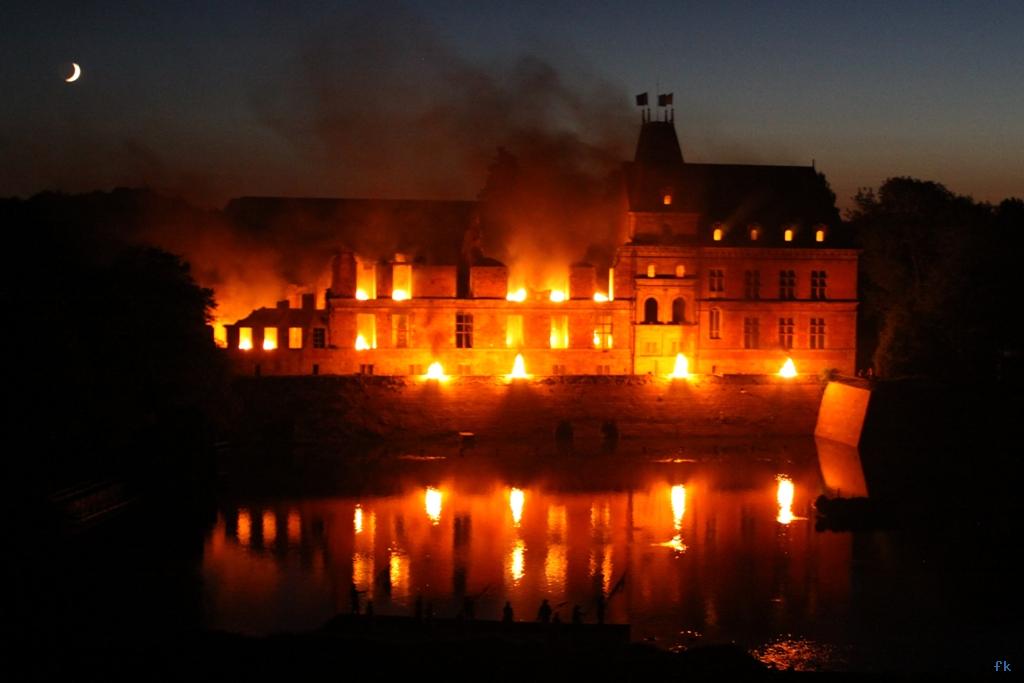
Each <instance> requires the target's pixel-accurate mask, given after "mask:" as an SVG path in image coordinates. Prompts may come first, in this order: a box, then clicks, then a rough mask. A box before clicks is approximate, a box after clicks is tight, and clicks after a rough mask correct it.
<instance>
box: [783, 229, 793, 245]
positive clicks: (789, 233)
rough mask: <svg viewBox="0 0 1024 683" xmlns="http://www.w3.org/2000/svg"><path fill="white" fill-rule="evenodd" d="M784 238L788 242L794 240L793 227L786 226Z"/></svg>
mask: <svg viewBox="0 0 1024 683" xmlns="http://www.w3.org/2000/svg"><path fill="white" fill-rule="evenodd" d="M782 239H784V240H786V241H787V242H792V241H793V229H792V228H786V231H785V232H784V233H782Z"/></svg>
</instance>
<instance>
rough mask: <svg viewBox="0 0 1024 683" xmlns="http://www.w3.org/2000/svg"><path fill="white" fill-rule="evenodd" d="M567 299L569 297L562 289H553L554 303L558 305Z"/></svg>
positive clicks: (552, 298) (552, 297)
mask: <svg viewBox="0 0 1024 683" xmlns="http://www.w3.org/2000/svg"><path fill="white" fill-rule="evenodd" d="M566 298H567V297H566V296H565V292H563V291H562V290H560V289H552V290H551V300H552V301H553V302H555V303H556V304H560V303H562V302H563V301H565V300H566Z"/></svg>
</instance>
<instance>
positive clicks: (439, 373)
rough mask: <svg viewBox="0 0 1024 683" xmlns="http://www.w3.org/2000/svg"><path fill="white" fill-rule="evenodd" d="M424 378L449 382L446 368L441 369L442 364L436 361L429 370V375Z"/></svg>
mask: <svg viewBox="0 0 1024 683" xmlns="http://www.w3.org/2000/svg"><path fill="white" fill-rule="evenodd" d="M424 378H425V379H434V380H437V381H438V382H447V381H448V375H446V374H444V368H443V367H441V364H440V363H439V362H437V361H436V360H435V361H434V362H433V363H431V364H430V367H429V368H427V374H426V375H424Z"/></svg>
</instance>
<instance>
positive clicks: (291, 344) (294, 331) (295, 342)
mask: <svg viewBox="0 0 1024 683" xmlns="http://www.w3.org/2000/svg"><path fill="white" fill-rule="evenodd" d="M288 348H289V349H301V348H302V328H301V327H289V328H288Z"/></svg>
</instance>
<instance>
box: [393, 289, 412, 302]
mask: <svg viewBox="0 0 1024 683" xmlns="http://www.w3.org/2000/svg"><path fill="white" fill-rule="evenodd" d="M391 298H392V299H394V300H395V301H408V299H409V292H407V291H405V290H404V289H396V290H394V291H393V292H391Z"/></svg>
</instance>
